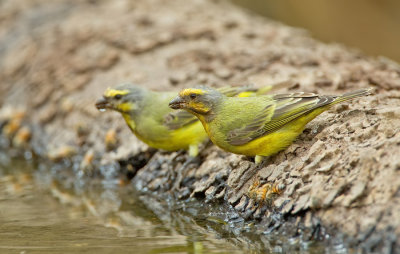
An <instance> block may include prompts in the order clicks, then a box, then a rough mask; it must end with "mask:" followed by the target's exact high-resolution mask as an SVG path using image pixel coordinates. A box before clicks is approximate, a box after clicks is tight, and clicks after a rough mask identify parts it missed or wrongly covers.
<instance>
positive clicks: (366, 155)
mask: <svg viewBox="0 0 400 254" xmlns="http://www.w3.org/2000/svg"><path fill="white" fill-rule="evenodd" d="M17 3H18V4H17ZM0 6H1V7H2V8H1V9H2V11H0V20H2V22H3V23H2V24H1V25H0V33H1V34H2V37H1V38H0V67H1V68H0V80H1V86H0V105H1V106H2V108H1V110H0V127H1V129H2V133H3V136H6V137H7V138H11V139H12V138H14V135H15V134H14V133H17V132H16V131H17V130H18V129H20V128H25V130H27V129H29V130H30V132H32V133H31V136H30V137H29V139H27V140H26V142H28V143H29V144H30V146H31V147H30V148H26V146H25V145H24V146H23V148H24V149H30V150H32V151H34V152H35V153H38V154H39V155H43V156H45V155H47V156H49V157H50V158H51V159H53V160H57V161H58V160H62V159H63V158H64V157H74V156H75V157H74V158H76V160H83V159H84V158H85V157H86V160H88V161H89V159H90V158H92V157H93V156H94V155H96V156H95V158H97V157H101V161H100V164H101V165H103V166H104V165H108V164H115V162H116V161H129V159H130V158H138V157H137V156H139V155H140V156H142V155H143V153H146V151H147V147H146V145H144V144H143V143H141V142H139V141H138V140H137V139H136V138H135V137H134V136H133V135H132V134H131V133H130V131H129V129H128V128H127V127H126V126H125V123H124V122H123V119H122V118H121V117H120V116H119V115H118V114H116V113H111V112H108V113H99V112H98V111H97V110H96V109H95V107H94V102H95V100H96V99H97V98H98V97H99V96H101V94H102V92H103V91H104V90H105V89H106V88H107V87H109V86H114V85H117V84H119V83H122V82H127V81H130V82H135V83H138V84H140V85H143V86H146V87H148V88H150V89H155V90H169V89H180V88H183V87H190V86H194V85H198V84H203V85H211V86H217V87H218V86H225V85H228V84H242V83H246V84H247V83H255V85H259V86H262V85H269V84H283V83H286V84H290V85H289V86H286V87H285V86H282V89H281V90H280V91H279V92H285V91H289V92H293V91H306V92H318V93H323V94H341V93H344V92H347V91H350V90H354V89H358V88H362V87H374V88H375V91H374V94H373V95H372V96H369V97H365V98H360V99H356V100H354V101H352V102H351V103H348V104H343V105H338V106H335V107H333V108H332V109H331V110H329V111H328V112H326V113H324V114H322V115H321V116H319V117H318V118H317V119H315V120H314V121H313V122H311V123H310V124H309V125H308V127H307V128H306V129H305V131H304V133H303V134H302V135H300V137H299V138H298V139H297V140H296V141H295V142H294V144H293V145H291V146H290V147H289V148H288V149H286V150H285V151H283V152H281V153H279V154H277V155H276V156H272V157H271V158H269V159H268V162H267V163H266V164H265V165H264V167H263V168H258V167H256V166H255V165H254V164H253V163H252V162H250V161H249V160H248V159H246V158H244V157H242V156H236V155H230V154H228V153H226V152H223V151H221V150H219V149H217V148H215V147H213V146H210V145H207V146H206V147H205V149H204V150H203V151H202V153H201V162H200V163H199V164H197V166H196V164H194V165H191V166H190V167H188V168H187V170H184V171H183V174H182V177H181V178H180V181H181V182H180V183H178V185H176V184H175V183H174V180H175V179H177V178H176V177H175V171H174V169H176V168H179V167H180V166H181V165H183V163H184V161H185V159H186V157H185V155H183V154H182V153H170V154H168V153H164V152H157V153H155V155H154V156H152V155H153V154H152V153H150V154H151V155H150V156H147V157H146V159H145V161H146V162H148V163H147V164H146V166H144V168H143V170H139V171H138V173H137V175H136V176H135V181H136V186H137V188H139V189H140V190H142V191H146V190H152V191H160V192H165V191H166V190H170V189H171V188H172V187H173V186H179V188H177V189H176V190H175V192H176V194H177V195H175V197H181V198H184V197H188V196H189V193H190V195H192V196H196V197H199V198H206V199H207V200H209V201H212V200H215V199H219V200H223V201H222V202H225V203H226V204H232V205H233V206H234V207H235V208H236V209H238V210H240V211H242V210H244V214H246V211H247V210H248V211H250V212H248V213H247V214H248V215H249V216H250V215H251V214H253V213H255V217H258V218H261V222H260V223H264V222H263V218H264V219H266V220H267V219H268V220H272V217H273V216H272V215H271V214H273V215H277V214H280V213H281V214H290V215H289V216H294V217H295V216H299V218H301V216H303V215H304V214H305V213H306V214H307V216H306V217H305V218H304V219H305V225H314V226H315V225H317V224H318V223H314V222H313V221H314V220H315V219H318V222H320V223H321V224H322V225H324V226H326V227H328V228H333V229H337V230H339V231H341V232H343V233H344V234H345V235H347V236H348V238H349V239H350V238H351V239H358V240H357V241H355V244H357V245H359V246H363V244H367V243H369V242H370V243H372V242H374V241H377V242H378V245H379V244H381V247H382V248H389V247H387V246H389V245H390V244H391V243H393V238H394V239H397V240H399V236H400V213H399V211H400V194H399V193H400V132H399V130H400V113H399V112H400V111H399V108H400V91H399V89H400V67H399V65H397V64H395V63H393V62H391V61H388V60H385V59H374V58H370V57H367V56H365V55H362V54H360V53H359V52H355V51H352V50H350V49H347V48H345V47H343V46H340V45H337V44H331V45H329V44H323V43H320V42H317V41H315V40H313V39H311V38H310V37H309V36H308V34H307V33H306V32H304V31H303V30H298V29H293V28H290V27H287V26H284V25H282V24H278V23H276V22H273V21H270V20H267V19H263V18H259V17H255V16H253V15H251V14H249V13H246V12H243V11H241V10H239V9H237V8H236V7H233V6H231V5H230V4H227V3H225V2H220V1H192V2H190V3H188V2H187V1H183V0H178V1H161V0H151V1H99V2H97V1H85V0H79V1H74V2H73V3H71V2H70V1H64V0H57V1H52V2H51V4H50V3H49V2H48V1H45V0H38V1H27V0H19V1H3V2H1V3H0ZM3 7H4V8H3ZM15 13H18V14H19V15H15ZM278 90H279V89H278ZM21 111H22V112H26V114H24V116H23V117H22V120H18V119H17V120H15V119H13V118H15V116H16V115H18V114H17V113H16V112H21ZM10 112H11V113H10ZM10 123H18V124H15V125H13V124H10ZM81 123H85V124H87V128H88V129H89V130H90V132H89V133H85V134H84V135H82V133H81V134H79V132H77V129H76V128H77V127H76V126H79V125H80V124H81ZM31 127H32V128H31ZM6 130H7V133H6V132H5V131H6ZM109 130H115V131H114V133H113V135H114V137H115V138H116V139H118V140H119V143H118V142H117V143H115V144H113V145H111V146H108V148H107V144H106V143H105V142H104V139H105V137H106V134H107V132H108V131H109ZM10 131H11V132H10ZM110 142H111V141H110ZM11 143H12V142H11ZM107 149H109V150H111V151H108V152H107V151H106V150H107ZM43 151H44V152H43ZM85 154H86V156H83V155H85ZM79 156H80V157H79ZM151 156H152V157H151ZM79 158H81V159H79ZM95 158H94V159H93V160H96V159H95ZM150 158H151V159H150ZM85 163H86V162H85ZM85 163H83V164H81V162H79V163H78V165H83V166H82V167H83V168H87V167H89V168H90V171H96V170H98V171H101V170H100V168H101V167H94V168H93V167H91V166H90V165H87V163H86V164H85ZM90 163H92V159H90ZM93 163H94V165H97V164H96V163H95V162H93ZM112 168H113V169H114V167H112ZM117 168H118V167H116V168H115V169H117ZM127 170H128V169H127ZM128 171H129V170H128ZM101 172H102V171H101ZM107 172H108V171H107ZM256 179H260V180H261V181H264V182H268V183H271V184H278V183H283V184H285V185H286V188H285V190H284V191H283V194H282V195H281V196H280V197H279V198H278V199H276V202H274V203H273V204H274V205H272V206H268V209H269V210H268V212H267V213H266V214H270V215H268V216H267V215H265V214H264V213H263V210H262V208H260V207H257V206H256V205H255V204H254V201H253V200H250V201H249V202H248V201H247V197H245V195H246V193H247V192H248V189H249V187H250V186H251V185H252V184H253V182H254V181H255V180H256ZM278 208H282V210H281V211H279V209H278ZM277 209H278V210H277ZM263 216H264V217H263ZM310 216H311V217H310ZM250 217H251V216H250ZM250 217H248V218H250ZM299 221H301V219H299ZM276 225H280V224H276ZM318 225H319V224H318ZM276 227H278V226H276ZM321 232H322V231H321ZM380 233H382V235H381V237H380V238H379V239H378V238H376V237H375V236H378V235H380ZM321 234H322V233H321ZM369 240H371V241H369ZM398 243H399V241H397V244H398ZM385 246H386V247H385ZM370 247H371V246H370ZM366 248H367V247H366ZM371 248H373V246H372V247H371Z"/></svg>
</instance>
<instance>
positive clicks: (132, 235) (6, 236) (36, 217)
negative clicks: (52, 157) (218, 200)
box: [0, 163, 239, 254]
mask: <svg viewBox="0 0 400 254" xmlns="http://www.w3.org/2000/svg"><path fill="white" fill-rule="evenodd" d="M29 167H30V166H28V165H26V164H24V163H14V164H13V167H12V168H11V167H8V168H4V167H2V168H1V167H0V253H98V254H101V253H226V252H232V253H235V252H239V249H238V247H236V246H235V245H234V244H232V243H229V242H228V241H227V240H223V239H218V238H217V237H216V236H215V235H213V234H212V233H211V232H207V231H206V230H204V229H203V228H201V227H198V228H197V229H196V226H194V225H191V226H190V228H188V229H186V230H187V231H186V234H182V233H181V231H182V229H179V228H176V227H177V226H179V225H176V224H175V225H173V224H172V221H169V222H168V220H165V221H162V220H160V218H159V217H160V216H157V215H155V214H154V213H153V212H152V211H150V210H148V209H147V208H146V207H145V206H144V204H143V203H142V202H141V201H139V199H138V198H137V196H135V195H134V190H132V189H131V187H129V186H126V187H123V186H122V187H121V186H118V185H119V184H117V185H116V186H118V187H116V186H115V187H116V188H112V187H111V188H104V187H99V186H98V185H102V184H101V183H99V184H97V183H94V184H93V186H91V188H90V190H85V191H82V192H81V193H79V195H77V194H76V193H74V192H75V191H76V190H75V191H71V190H69V189H66V188H65V186H63V185H64V184H65V182H63V184H61V183H60V182H58V181H57V180H55V179H52V178H51V177H49V172H48V171H47V170H33V169H30V168H29ZM71 186H72V185H71ZM96 186H97V187H96ZM88 189H89V188H88ZM175 223H176V222H175Z"/></svg>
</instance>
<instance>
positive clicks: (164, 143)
mask: <svg viewBox="0 0 400 254" xmlns="http://www.w3.org/2000/svg"><path fill="white" fill-rule="evenodd" d="M271 88H272V87H271V86H269V87H264V88H262V89H254V88H251V87H248V86H238V87H223V88H220V90H219V91H220V92H221V93H223V94H225V95H226V96H255V95H258V94H262V93H266V92H267V91H268V90H270V89H271ZM176 95H177V93H176V92H156V91H150V90H148V89H146V88H144V87H140V86H135V85H132V84H125V85H121V86H118V87H116V88H113V89H107V90H106V91H105V92H104V94H103V97H102V98H100V99H99V100H98V101H97V102H96V107H97V108H98V109H99V110H105V109H112V110H115V111H118V112H120V113H121V114H122V116H123V118H124V119H125V121H126V123H127V124H128V126H129V128H130V129H131V130H132V132H133V133H134V134H135V135H136V137H138V138H139V139H140V140H141V141H143V142H144V143H146V144H147V145H149V146H151V147H154V148H157V149H163V150H167V151H177V150H180V149H189V155H190V156H192V157H195V156H197V154H198V145H199V144H200V143H202V142H203V141H204V140H205V139H207V134H206V133H205V131H204V128H203V126H202V124H201V123H200V122H199V121H198V120H197V118H196V117H195V116H193V115H192V114H190V113H188V112H186V111H184V110H181V111H174V110H172V109H171V108H169V107H168V103H169V101H171V100H172V99H173V98H174V97H176Z"/></svg>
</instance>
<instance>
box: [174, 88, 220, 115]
mask: <svg viewBox="0 0 400 254" xmlns="http://www.w3.org/2000/svg"><path fill="white" fill-rule="evenodd" d="M222 97H223V95H222V94H221V93H220V92H219V91H217V90H215V89H212V88H209V87H198V88H187V89H184V90H182V91H181V92H179V95H178V97H176V98H175V99H174V100H172V101H171V102H170V103H169V106H170V108H173V109H185V110H188V111H190V112H192V113H194V114H199V115H206V114H208V113H210V112H211V111H212V110H213V109H214V108H215V107H216V106H217V105H218V103H219V102H220V100H221V98H222Z"/></svg>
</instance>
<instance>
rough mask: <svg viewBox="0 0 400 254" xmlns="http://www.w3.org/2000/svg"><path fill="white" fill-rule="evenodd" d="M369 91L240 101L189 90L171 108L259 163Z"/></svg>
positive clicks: (222, 143)
mask: <svg viewBox="0 0 400 254" xmlns="http://www.w3.org/2000/svg"><path fill="white" fill-rule="evenodd" d="M370 90H371V89H364V90H359V91H354V92H350V93H346V94H343V95H341V96H334V95H332V96H330V95H317V94H313V93H292V94H277V95H263V96H256V97H241V98H238V97H227V96H225V95H223V94H222V93H220V92H219V91H217V90H215V89H212V88H206V87H203V88H190V89H184V90H182V91H181V92H180V93H179V96H178V97H177V98H175V99H174V100H172V101H171V102H170V104H169V106H170V107H171V108H173V109H185V110H187V111H188V112H190V113H192V114H193V115H195V116H197V117H198V118H199V119H200V121H201V122H202V124H203V126H204V129H205V130H206V132H207V134H208V136H209V137H210V139H211V141H212V142H213V143H214V144H216V145H217V146H219V147H220V148H222V149H224V150H226V151H229V152H232V153H236V154H243V155H247V156H256V158H255V161H256V163H260V162H261V161H262V158H263V156H270V155H273V154H275V153H277V152H279V151H281V150H283V149H285V148H286V147H287V146H289V145H290V144H291V143H292V142H293V141H294V139H295V138H296V137H297V136H298V135H299V134H300V133H301V132H302V131H303V130H304V128H305V125H306V124H307V123H308V122H310V121H311V120H313V119H314V118H315V117H316V116H318V115H319V114H321V113H322V112H324V111H326V110H327V109H329V108H330V107H331V106H332V105H334V104H337V103H340V102H344V101H347V100H350V99H353V98H356V97H359V96H364V95H368V94H369V93H370Z"/></svg>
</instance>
